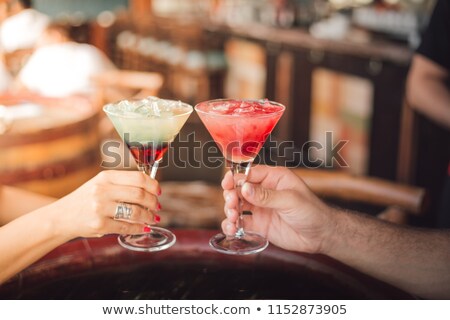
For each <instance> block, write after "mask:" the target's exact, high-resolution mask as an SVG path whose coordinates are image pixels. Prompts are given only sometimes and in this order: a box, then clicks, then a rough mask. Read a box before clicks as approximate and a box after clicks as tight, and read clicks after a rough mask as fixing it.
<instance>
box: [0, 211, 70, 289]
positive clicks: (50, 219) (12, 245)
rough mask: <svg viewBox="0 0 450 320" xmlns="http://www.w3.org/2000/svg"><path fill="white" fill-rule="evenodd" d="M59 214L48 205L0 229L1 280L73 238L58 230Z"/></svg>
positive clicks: (0, 281)
mask: <svg viewBox="0 0 450 320" xmlns="http://www.w3.org/2000/svg"><path fill="white" fill-rule="evenodd" d="M56 214H58V213H57V212H55V211H54V210H53V208H52V207H50V206H48V207H45V208H42V209H39V210H36V211H33V212H31V213H29V214H26V215H24V216H22V217H20V218H18V219H16V220H14V221H12V222H10V223H9V224H7V225H5V226H3V227H1V228H0V257H1V258H0V283H2V282H4V281H5V280H7V279H8V278H10V277H12V276H13V275H14V274H16V273H18V272H20V271H21V270H22V269H24V268H26V267H27V266H29V265H30V264H32V263H33V262H35V261H36V260H38V259H39V258H41V257H42V256H44V255H45V254H47V253H48V252H50V251H51V250H53V249H54V248H56V247H57V246H59V245H61V244H62V243H64V242H66V241H68V240H70V238H68V237H67V236H66V235H64V234H59V233H58V232H57V219H54V217H55V215H56Z"/></svg>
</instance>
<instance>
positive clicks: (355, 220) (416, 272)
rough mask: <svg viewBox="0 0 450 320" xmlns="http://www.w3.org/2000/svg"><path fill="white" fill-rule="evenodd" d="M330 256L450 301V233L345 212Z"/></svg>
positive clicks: (406, 287)
mask: <svg viewBox="0 0 450 320" xmlns="http://www.w3.org/2000/svg"><path fill="white" fill-rule="evenodd" d="M335 219H336V220H335V226H336V227H335V231H334V232H333V233H332V236H331V239H330V242H329V245H328V246H327V249H326V252H325V253H326V254H328V255H329V256H331V257H333V258H335V259H337V260H339V261H342V262H344V263H346V264H348V265H350V266H352V267H354V268H356V269H358V270H360V271H362V272H364V273H366V274H369V275H371V276H373V277H375V278H378V279H380V280H383V281H385V282H388V283H390V284H392V285H394V286H397V287H399V288H401V289H403V290H405V291H408V292H410V293H413V294H416V295H418V296H421V297H424V298H450V250H449V248H450V232H448V231H438V230H421V229H415V228H409V227H403V226H398V225H394V224H390V223H387V222H383V221H381V220H378V219H375V218H372V217H369V216H365V215H359V214H356V213H350V212H343V211H339V212H338V213H337V214H336V216H335Z"/></svg>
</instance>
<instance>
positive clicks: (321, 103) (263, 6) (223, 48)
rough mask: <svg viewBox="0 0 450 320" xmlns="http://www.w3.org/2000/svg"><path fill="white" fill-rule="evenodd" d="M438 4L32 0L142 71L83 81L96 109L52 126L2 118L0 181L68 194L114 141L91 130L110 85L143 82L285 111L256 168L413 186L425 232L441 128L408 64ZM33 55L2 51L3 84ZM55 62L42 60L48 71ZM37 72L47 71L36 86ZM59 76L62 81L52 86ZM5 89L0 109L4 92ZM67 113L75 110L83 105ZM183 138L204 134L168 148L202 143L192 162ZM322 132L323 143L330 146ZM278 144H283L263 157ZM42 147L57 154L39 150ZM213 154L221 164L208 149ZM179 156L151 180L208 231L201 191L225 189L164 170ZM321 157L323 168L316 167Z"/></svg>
mask: <svg viewBox="0 0 450 320" xmlns="http://www.w3.org/2000/svg"><path fill="white" fill-rule="evenodd" d="M8 2H9V1H2V3H6V4H7V3H8ZM434 4H435V1H433V0H210V1H208V0H129V1H127V0H108V1H107V0H70V1H69V0H35V1H33V3H32V5H33V8H34V9H35V10H37V11H39V12H40V13H42V14H45V15H46V16H47V17H48V19H49V21H51V22H57V23H58V25H63V26H65V27H66V30H68V33H69V35H70V37H71V38H72V39H74V40H75V41H76V42H79V43H88V44H90V45H92V46H94V47H95V48H96V49H98V50H99V52H101V53H102V54H103V55H104V56H105V57H106V59H107V60H109V61H110V62H112V63H113V65H114V66H115V68H117V69H118V70H126V71H128V72H131V71H136V72H138V73H132V72H131V73H126V74H124V73H122V74H117V73H116V74H114V75H111V74H110V76H104V77H103V78H102V77H99V78H97V79H96V81H94V82H93V83H92V87H93V88H95V92H94V93H93V95H92V97H94V98H92V99H90V100H88V101H89V103H91V104H92V105H93V109H92V110H94V111H93V112H92V113H89V112H84V111H83V112H77V111H73V110H72V109H73V108H72V109H71V110H72V111H73V112H74V113H73V114H72V113H70V116H68V113H67V112H66V111H64V115H61V114H60V113H62V112H61V109H58V110H56V108H55V107H54V106H53V107H52V110H51V111H50V114H51V115H52V116H54V117H55V119H57V121H56V123H55V122H52V123H51V124H49V122H48V119H49V118H48V116H47V115H48V114H46V116H45V117H44V116H42V117H41V118H42V119H40V120H39V121H40V123H41V122H42V125H37V123H38V121H37V120H36V118H33V116H27V114H28V115H29V112H30V108H28V109H27V110H25V111H24V110H22V112H23V113H25V115H23V114H22V115H21V116H17V115H16V116H15V117H16V120H11V121H10V124H9V125H7V124H4V127H5V129H4V130H3V131H4V132H3V134H0V183H2V184H12V185H16V186H19V187H25V188H28V189H30V190H34V191H37V192H41V193H46V194H50V195H53V196H62V195H63V194H65V193H67V192H69V191H70V190H72V189H73V188H75V187H76V186H77V185H79V184H80V183H82V182H83V181H85V180H86V179H88V178H89V177H90V176H92V175H93V174H95V173H96V172H97V171H98V170H100V169H101V167H100V163H101V158H102V156H104V155H102V154H101V152H100V151H101V145H102V142H104V141H105V139H114V134H113V133H112V132H110V131H108V129H106V133H105V131H102V130H103V129H102V128H100V130H99V131H98V130H97V129H98V127H96V125H97V124H98V123H100V125H101V123H102V115H101V112H98V110H100V106H101V105H102V104H103V103H105V102H107V101H108V100H110V101H111V100H113V98H112V97H111V96H108V95H107V94H106V90H108V89H109V88H110V87H113V86H115V85H123V86H124V87H128V88H126V89H132V90H135V91H136V90H144V89H149V88H146V86H148V87H150V89H152V90H156V91H153V92H154V93H155V94H157V95H158V96H160V97H162V98H169V99H177V100H178V99H179V100H182V101H185V102H188V103H190V104H192V105H195V104H196V103H198V102H201V101H204V100H209V99H215V98H222V97H232V98H256V99H260V98H268V99H271V100H274V101H278V102H280V103H283V104H284V105H286V107H287V110H286V113H285V115H284V116H283V118H282V120H281V121H280V123H279V124H278V126H277V127H276V129H275V131H274V132H273V134H272V137H271V139H270V141H269V142H268V143H267V146H266V148H265V150H266V152H265V153H264V155H263V156H261V157H260V159H259V161H260V162H266V163H270V164H279V165H286V166H290V167H304V166H308V167H322V166H323V163H326V162H327V161H326V160H328V162H329V163H330V165H329V166H327V168H326V169H329V170H339V171H345V172H348V173H350V174H352V175H357V176H361V177H369V176H370V177H377V178H382V179H385V180H388V181H392V182H398V183H403V184H408V185H413V186H419V187H422V188H424V189H425V190H426V191H427V194H428V197H429V204H430V205H429V206H428V207H427V209H426V210H425V211H424V213H423V215H421V216H420V217H418V216H414V217H413V218H412V220H413V223H416V224H420V225H427V226H434V225H435V223H436V216H435V212H436V210H437V206H438V203H439V201H440V200H439V199H440V197H441V194H442V190H443V185H444V180H445V177H446V172H447V168H448V163H449V146H450V143H449V142H450V140H449V132H448V130H446V129H444V128H442V127H441V126H439V125H437V124H435V123H433V122H432V121H430V120H428V119H426V118H425V117H423V116H421V115H419V114H417V113H416V112H414V111H413V110H412V109H411V108H409V107H408V105H407V104H406V103H405V99H404V97H405V81H406V77H407V74H408V70H409V67H410V64H411V60H412V57H413V54H414V51H415V49H416V48H417V46H418V45H419V44H420V41H421V34H422V32H423V30H424V29H425V27H426V26H427V23H428V20H429V18H430V14H431V12H432V9H433V7H434ZM5 19H7V18H5ZM30 30H31V29H30ZM24 50H25V51H24ZM33 50H35V49H34V48H31V47H30V48H20V50H19V49H18V50H13V51H12V52H6V50H4V53H3V55H4V61H5V68H6V69H8V70H9V72H10V74H11V77H13V78H14V76H17V75H20V74H21V68H24V67H25V65H26V64H27V62H28V61H27V59H30V57H31V55H32V54H33ZM53 61H54V60H53ZM71 61H72V60H71V59H70V58H68V59H67V60H66V61H65V63H66V64H68V65H70V64H71ZM41 65H42V64H41ZM51 65H52V60H51V59H50V60H48V64H47V65H46V66H47V67H48V68H50V67H51ZM105 70H107V68H106V69H105ZM105 70H103V69H102V72H103V71H105ZM151 74H158V75H160V76H162V79H163V82H162V84H161V85H159V84H155V85H152V81H156V80H154V79H153V78H148V79H149V80H146V79H147V78H136V77H137V76H148V75H151ZM46 77H49V75H48V74H46V71H45V69H43V71H41V73H40V75H39V80H38V81H37V82H42V81H43V80H42V79H44V78H46ZM61 81H64V76H61V77H59V78H58V82H61ZM147 81H148V82H147ZM155 88H156V89H155ZM5 92H6V93H7V94H6V98H4V99H3V100H4V101H6V103H4V104H5V105H8V103H7V102H8V101H10V100H11V97H10V96H8V94H9V92H10V91H8V90H7V89H5ZM133 93H135V92H134V91H133ZM71 96H72V97H73V95H71ZM113 96H114V95H113ZM117 97H118V96H117ZM58 98H61V95H60V96H58ZM8 99H9V100H8ZM22 100H23V99H22ZM22 100H20V101H22ZM39 101H40V102H42V100H39ZM52 101H53V102H52V103H53V104H54V100H52ZM58 101H61V100H58ZM63 101H66V103H67V101H68V100H67V99H65V100H63ZM76 101H78V100H76ZM16 102H17V101H16ZM46 102H48V101H47V100H46ZM35 103H36V101H35ZM52 103H50V104H52ZM59 103H60V102H59ZM10 104H11V103H10ZM44 104H45V103H44ZM75 105H76V108H75V109H77V108H78V107H79V106H80V102H79V101H78V102H76V103H75ZM72 107H73V106H72ZM69 108H70V106H69ZM6 109H8V107H6ZM9 110H11V108H9ZM19 111H20V110H19ZM72 111H71V112H72ZM27 112H28V113H27ZM0 115H1V110H0ZM4 118H6V117H4ZM10 118H14V117H11V116H10ZM103 120H104V119H103ZM4 122H5V123H6V122H7V121H4ZM11 123H12V124H11ZM30 128H32V129H30ZM192 132H195V134H196V137H197V139H199V140H200V141H202V142H207V141H209V140H210V137H209V135H208V133H207V132H206V131H205V129H204V127H203V125H202V124H201V123H200V121H199V119H198V118H197V116H196V115H195V114H193V115H192V116H191V118H190V119H189V122H188V124H187V125H186V126H185V128H184V129H183V130H182V132H181V133H180V137H179V139H178V140H177V141H176V142H175V143H174V148H173V149H172V150H171V151H170V152H174V153H177V152H180V154H179V155H178V157H179V158H183V157H196V158H197V159H201V158H202V157H204V156H205V152H204V151H203V152H202V150H200V149H195V154H192V153H191V154H190V155H188V154H182V152H185V151H178V150H179V149H180V148H179V147H186V146H190V145H191V143H192V141H191V138H190V137H189V134H191V133H192ZM326 132H332V133H333V135H332V137H328V138H327V134H326ZM38 137H40V138H38ZM41 138H42V139H41ZM180 141H181V142H180ZM186 141H188V142H187V144H186ZM310 141H317V142H319V143H321V144H322V145H323V146H325V145H331V146H335V145H337V144H338V143H339V141H348V142H347V143H346V145H345V146H344V147H342V149H340V150H339V153H340V155H341V156H342V158H343V159H344V160H345V162H346V163H347V164H348V165H347V166H342V164H339V163H338V162H337V161H333V159H332V155H333V154H332V152H323V151H324V150H317V149H316V148H311V143H310ZM281 142H285V143H283V145H282V147H280V148H277V149H275V151H273V149H270V146H274V145H276V144H277V143H278V144H279V143H281ZM287 142H289V143H287ZM49 148H53V149H52V150H53V151H51V152H49V153H45V154H44V153H43V152H44V151H43V150H45V149H49ZM267 150H269V151H267ZM328 151H330V149H328ZM274 152H275V154H274ZM211 154H217V156H218V157H220V154H218V153H217V150H216V151H214V150H213V151H212V153H209V155H211ZM175 158H177V154H175V155H169V156H168V157H166V160H165V161H166V162H167V163H166V164H168V165H167V166H163V168H162V170H161V172H160V174H161V176H160V178H159V179H161V180H162V181H165V182H167V183H168V184H170V183H172V186H173V187H172V189H171V190H173V191H171V192H169V194H168V195H165V196H166V197H168V198H170V197H173V198H176V197H178V198H180V199H183V192H185V193H186V192H191V193H192V194H191V195H190V196H191V197H190V200H186V201H185V202H182V203H178V204H173V205H178V207H177V208H178V209H177V208H174V209H173V210H174V211H176V210H183V208H186V207H191V206H193V205H196V208H197V207H202V208H203V209H199V211H196V212H195V213H193V215H194V216H196V217H197V219H198V220H199V221H198V223H199V224H202V223H206V224H208V223H209V224H214V223H216V220H214V219H216V218H212V219H213V221H211V218H209V217H208V214H209V212H211V210H212V209H211V207H214V206H215V205H217V204H219V205H218V207H221V205H220V201H221V200H220V199H221V196H220V192H218V193H217V192H216V191H210V189H208V188H209V186H211V185H213V186H217V185H218V184H219V183H220V180H221V177H222V175H223V172H224V169H223V166H217V167H215V168H207V167H206V166H204V165H200V166H198V167H197V168H192V167H187V168H181V167H180V166H178V167H177V165H175V164H174V163H173V159H175ZM317 159H322V160H324V162H323V163H322V164H321V165H317V163H318V162H317ZM171 161H172V162H171ZM171 181H172V182H171ZM174 181H176V183H175V182H174ZM192 181H201V182H196V185H195V186H196V187H189V186H188V185H184V184H182V183H192ZM190 186H192V185H190ZM214 190H215V189H214ZM205 195H207V196H208V197H210V198H211V199H213V200H211V201H212V202H208V201H206V200H205V199H204V197H205ZM184 199H186V197H184ZM162 202H163V203H164V201H162ZM169 206H170V205H169ZM202 210H203V211H204V213H203V211H202ZM200 211H202V212H200ZM174 219H175V218H174ZM179 219H182V217H181V218H180V217H179ZM201 219H205V221H206V222H205V221H201ZM208 219H209V220H208ZM171 223H172V224H174V225H176V224H177V223H178V224H180V225H183V223H187V222H186V221H178V222H177V221H174V220H172V221H171ZM194 223H196V222H194Z"/></svg>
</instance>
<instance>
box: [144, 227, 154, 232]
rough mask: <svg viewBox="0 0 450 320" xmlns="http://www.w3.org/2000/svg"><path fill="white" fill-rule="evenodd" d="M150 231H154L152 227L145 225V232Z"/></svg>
mask: <svg viewBox="0 0 450 320" xmlns="http://www.w3.org/2000/svg"><path fill="white" fill-rule="evenodd" d="M150 231H152V229H151V228H150V227H149V226H145V227H144V232H150Z"/></svg>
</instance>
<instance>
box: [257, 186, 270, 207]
mask: <svg viewBox="0 0 450 320" xmlns="http://www.w3.org/2000/svg"><path fill="white" fill-rule="evenodd" d="M259 200H260V201H261V202H262V203H264V204H266V203H267V202H268V201H269V200H270V191H269V190H267V189H260V192H259Z"/></svg>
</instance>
